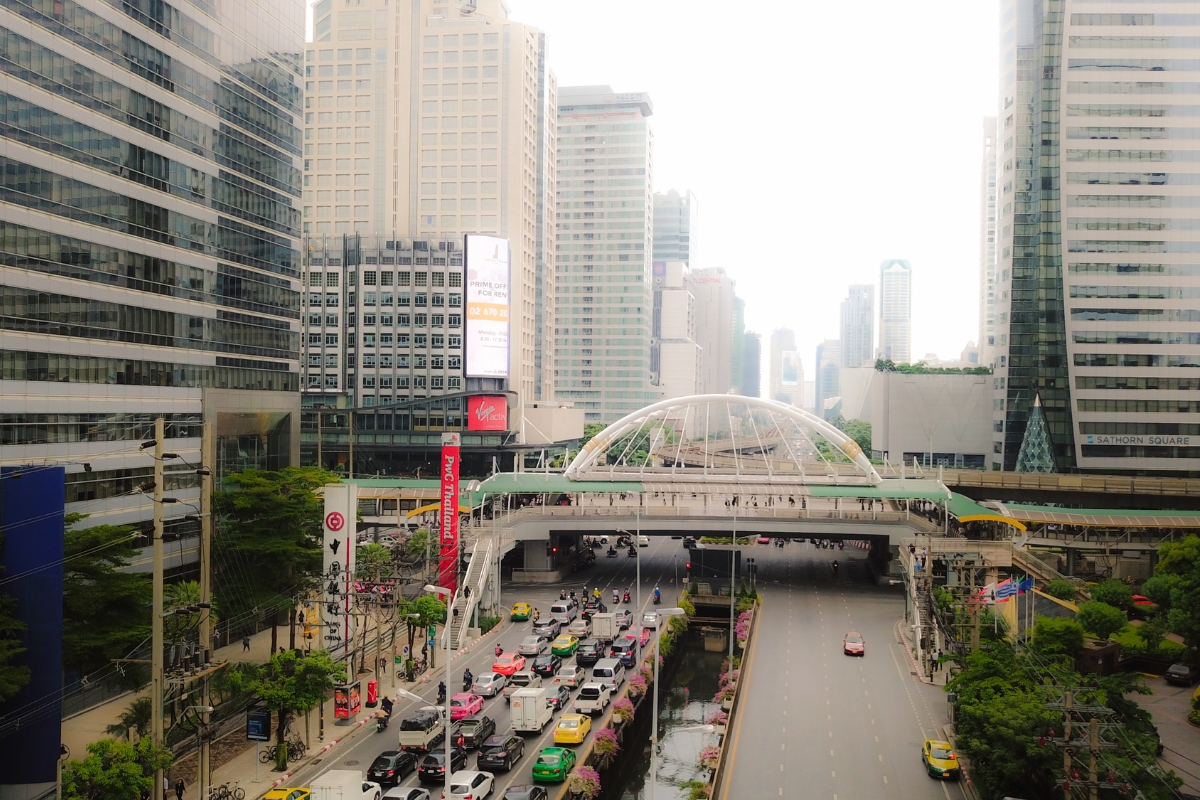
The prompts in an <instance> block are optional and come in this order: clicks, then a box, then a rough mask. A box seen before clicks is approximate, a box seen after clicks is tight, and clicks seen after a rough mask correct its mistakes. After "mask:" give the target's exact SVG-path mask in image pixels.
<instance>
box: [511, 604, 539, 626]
mask: <svg viewBox="0 0 1200 800" xmlns="http://www.w3.org/2000/svg"><path fill="white" fill-rule="evenodd" d="M532 614H533V608H532V607H531V606H530V605H529V603H517V604H516V605H514V606H513V607H512V613H511V614H510V615H509V619H510V620H512V621H513V622H524V621H525V620H527V619H529V617H530V615H532Z"/></svg>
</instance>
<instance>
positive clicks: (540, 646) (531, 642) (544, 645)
mask: <svg viewBox="0 0 1200 800" xmlns="http://www.w3.org/2000/svg"><path fill="white" fill-rule="evenodd" d="M549 649H550V642H549V641H548V640H547V639H546V637H545V636H526V637H525V638H524V639H522V640H521V643H520V644H519V645H517V652H518V653H520V654H521V655H523V656H540V655H541V654H542V653H545V652H546V651H547V650H549Z"/></svg>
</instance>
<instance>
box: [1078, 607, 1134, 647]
mask: <svg viewBox="0 0 1200 800" xmlns="http://www.w3.org/2000/svg"><path fill="white" fill-rule="evenodd" d="M1078 619H1079V624H1080V625H1082V626H1083V629H1084V630H1085V631H1087V632H1088V633H1093V634H1095V635H1096V636H1098V637H1100V638H1101V639H1108V637H1110V636H1112V635H1113V634H1114V633H1116V632H1117V631H1119V630H1121V629H1122V628H1124V627H1125V625H1126V624H1127V623H1128V622H1129V620H1127V619H1126V618H1125V612H1124V611H1122V610H1121V609H1119V608H1114V607H1113V606H1110V605H1109V604H1108V603H1101V602H1100V601H1099V600H1091V601H1089V602H1087V603H1084V604H1083V605H1082V606H1080V607H1079V615H1078Z"/></svg>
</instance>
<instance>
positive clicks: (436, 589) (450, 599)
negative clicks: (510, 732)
mask: <svg viewBox="0 0 1200 800" xmlns="http://www.w3.org/2000/svg"><path fill="white" fill-rule="evenodd" d="M425 591H427V592H429V593H430V594H438V595H444V596H445V597H446V622H445V626H444V630H443V631H442V635H443V636H444V637H445V639H446V770H445V777H446V797H449V796H450V765H451V763H452V759H451V750H450V748H451V741H450V608H451V606H453V605H454V592H452V591H451V590H450V589H447V588H446V587H444V586H434V585H433V584H431V583H427V584H425Z"/></svg>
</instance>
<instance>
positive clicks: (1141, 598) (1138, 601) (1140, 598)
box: [1133, 594, 1154, 606]
mask: <svg viewBox="0 0 1200 800" xmlns="http://www.w3.org/2000/svg"><path fill="white" fill-rule="evenodd" d="M1133 604H1134V605H1135V606H1152V605H1154V601H1153V600H1151V599H1150V598H1149V597H1146V596H1145V595H1141V594H1135V595H1134V596H1133Z"/></svg>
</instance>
